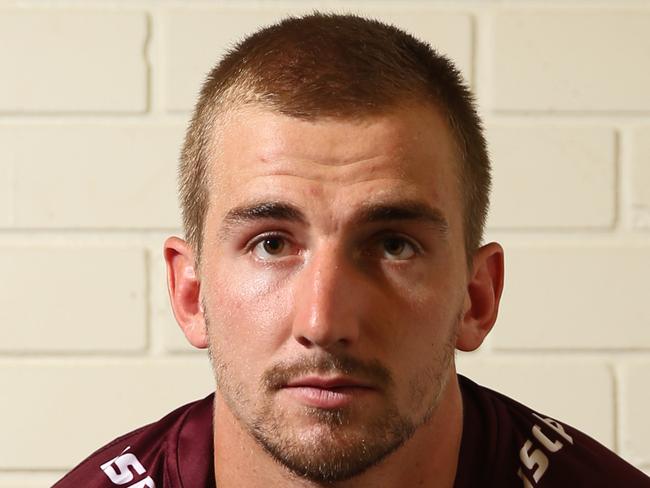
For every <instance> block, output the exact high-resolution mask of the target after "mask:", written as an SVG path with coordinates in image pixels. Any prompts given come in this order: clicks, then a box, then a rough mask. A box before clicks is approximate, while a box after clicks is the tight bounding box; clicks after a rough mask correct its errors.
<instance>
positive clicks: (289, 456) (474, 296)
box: [165, 15, 502, 481]
mask: <svg viewBox="0 0 650 488" xmlns="http://www.w3.org/2000/svg"><path fill="white" fill-rule="evenodd" d="M265 67H266V68H265ZM469 122H471V124H470V125H471V128H470V129H466V130H465V129H461V128H460V126H461V125H462V124H465V123H469ZM183 158H184V159H183V163H182V165H183V169H182V178H183V180H182V193H183V200H184V216H185V220H186V225H187V230H188V241H189V243H186V242H184V241H182V240H180V239H176V238H171V239H169V240H168V241H167V244H166V251H165V256H166V259H167V262H168V270H169V272H168V276H169V288H170V294H171V297H172V303H173V306H174V313H175V315H176V318H177V320H178V322H179V324H180V325H181V327H182V328H183V330H184V332H185V334H186V336H187V338H188V340H189V341H190V342H191V343H192V344H193V345H195V346H197V347H209V350H210V352H211V356H212V360H213V365H214V369H215V376H216V379H217V396H216V405H217V407H216V421H217V426H216V427H215V429H216V433H217V434H216V435H218V434H219V432H225V431H227V428H224V425H223V424H222V425H221V426H219V425H218V423H219V422H227V420H224V419H228V418H231V419H232V423H233V424H237V425H238V426H239V427H240V428H241V430H242V431H243V432H245V433H246V435H247V436H248V437H250V438H251V439H255V442H256V445H259V446H262V447H263V449H264V450H265V452H267V453H268V454H270V455H271V456H272V457H273V458H275V459H276V460H277V461H279V462H280V463H281V465H283V466H284V467H286V468H288V469H289V470H291V471H292V472H293V473H295V474H298V475H301V476H304V477H306V478H308V479H312V480H320V481H335V480H343V479H348V478H350V477H353V476H356V475H358V474H360V473H362V472H364V471H365V470H367V469H368V468H369V467H371V466H373V465H375V464H377V463H380V462H381V461H382V460H383V459H385V458H386V457H387V456H388V455H389V454H390V453H391V452H394V451H395V450H396V449H398V448H399V447H400V446H402V445H404V444H405V443H407V442H409V441H412V439H413V438H414V437H417V435H418V434H417V433H418V432H423V431H425V430H427V429H429V432H432V431H433V430H431V429H432V428H431V425H432V422H433V420H432V418H433V417H434V416H435V415H436V412H438V411H441V410H442V411H445V409H447V408H449V403H450V401H451V397H452V394H453V392H452V389H451V388H448V387H447V386H448V385H449V384H450V383H451V384H453V383H454V381H455V380H454V378H455V376H454V375H455V368H454V358H453V351H454V348H455V347H456V348H460V349H464V350H472V349H475V348H476V347H478V346H479V345H480V343H481V342H482V340H483V338H484V337H485V335H486V334H487V333H488V332H489V330H490V328H491V326H492V324H493V323H494V319H495V317H496V308H497V304H498V300H499V296H500V292H501V277H502V254H501V250H500V247H498V245H488V246H484V247H482V248H480V249H476V250H474V248H476V247H478V243H479V242H480V233H481V229H482V225H483V219H484V213H485V206H486V205H487V185H488V180H489V176H488V165H487V164H488V162H487V157H486V155H485V148H484V141H483V138H482V136H481V132H480V126H479V123H478V119H477V118H476V115H475V114H474V111H473V108H472V105H471V103H470V99H469V95H468V93H467V91H466V89H465V88H464V87H463V85H462V84H461V83H460V80H459V75H458V73H457V72H456V71H455V70H454V69H453V68H452V66H451V64H450V63H449V62H448V61H446V60H445V59H444V58H441V57H439V56H437V55H436V54H435V53H433V52H432V51H430V50H429V48H427V47H426V46H424V45H423V44H421V43H419V42H418V41H415V40H414V39H412V38H411V37H409V36H407V35H406V34H403V33H401V32H399V31H397V30H396V29H394V28H391V27H386V26H383V25H381V24H378V23H375V22H373V21H368V20H363V19H359V18H356V17H336V16H331V17H327V16H319V15H315V16H310V17H307V18H305V19H290V20H288V21H285V22H283V23H281V24H279V25H278V26H275V27H271V28H269V29H267V30H263V31H261V32H260V33H258V34H255V35H253V36H252V37H251V38H249V39H247V40H245V41H244V42H243V43H242V44H240V45H239V46H238V47H237V48H236V49H235V51H234V52H233V53H231V54H230V55H229V56H227V57H226V58H225V60H224V61H223V62H222V63H221V64H220V65H219V66H218V67H217V68H216V69H215V70H214V71H213V72H212V74H211V75H210V77H209V79H208V81H207V83H206V84H205V86H204V88H203V92H202V98H201V101H200V102H199V105H198V107H197V111H196V113H195V117H194V119H193V122H192V126H191V127H190V129H189V131H188V139H187V143H186V146H185V151H184V155H183ZM474 166H476V167H475V168H474ZM469 167H472V168H473V169H472V170H471V172H468V171H467V168H469ZM193 178H194V179H196V178H198V180H197V181H192V179H193ZM481 186H482V187H483V189H482V190H481V191H479V190H478V188H479V187H481ZM481 195H482V196H481ZM481 199H483V200H481ZM480 201H482V202H483V203H482V204H476V202H480ZM477 205H478V206H477ZM468 216H473V217H468ZM472 219H474V220H472ZM476 219H477V220H476ZM468 221H471V222H472V223H471V224H468ZM193 226H194V227H193ZM473 226H474V227H476V228H474V227H473ZM472 229H473V230H472ZM470 236H471V237H470ZM199 248H200V252H201V264H200V267H199V268H198V269H197V268H196V264H197V261H198V259H197V254H196V253H197V252H198V250H199ZM468 249H472V251H471V253H470V254H471V265H470V266H468V263H467V260H468ZM452 380H454V381H452ZM443 420H444V419H443ZM438 421H440V420H438ZM442 423H443V424H444V421H443V422H442ZM220 427H221V429H220Z"/></svg>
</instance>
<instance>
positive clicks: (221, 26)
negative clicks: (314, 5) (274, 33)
mask: <svg viewBox="0 0 650 488" xmlns="http://www.w3.org/2000/svg"><path fill="white" fill-rule="evenodd" d="M289 11H290V10H288V9H283V8H277V9H267V8H264V9H259V8H258V9H254V10H251V9H235V8H221V9H216V8H215V9H183V8H177V9H170V10H168V11H167V12H166V16H165V26H164V34H163V35H164V45H165V60H166V61H165V66H166V69H165V75H164V79H165V83H164V87H165V88H164V89H165V95H164V99H165V102H164V103H165V108H167V109H169V110H173V111H179V110H180V111H182V110H191V109H192V107H193V106H194V103H195V101H196V98H197V96H198V93H199V89H200V87H201V84H202V83H203V80H204V79H205V76H206V75H207V73H208V72H209V71H210V70H211V69H212V67H213V66H214V65H215V64H216V62H217V61H218V60H219V59H220V58H221V57H222V56H223V55H224V54H225V52H226V51H227V50H228V49H229V48H230V47H232V46H233V45H234V44H235V43H236V42H238V41H239V40H241V39H242V38H243V37H245V35H246V34H250V33H252V32H254V31H255V30H257V29H258V28H260V27H262V26H264V25H269V24H272V23H274V22H277V21H278V20H280V19H281V18H282V17H284V16H286V15H287V14H288V13H289ZM291 11H295V9H294V10H291Z"/></svg>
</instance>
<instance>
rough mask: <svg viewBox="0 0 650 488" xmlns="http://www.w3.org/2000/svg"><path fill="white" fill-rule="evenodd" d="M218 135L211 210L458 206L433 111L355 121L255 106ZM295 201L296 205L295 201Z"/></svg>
mask: <svg viewBox="0 0 650 488" xmlns="http://www.w3.org/2000/svg"><path fill="white" fill-rule="evenodd" d="M219 125H220V126H219V128H218V130H217V132H216V134H215V145H214V147H215V157H214V159H213V164H212V167H211V172H212V178H211V179H212V182H213V184H212V185H211V186H212V191H211V198H210V200H211V204H210V206H211V207H213V210H216V211H217V213H223V212H226V211H227V210H228V208H227V207H230V206H236V205H241V204H244V203H246V200H251V199H257V200H259V199H263V198H277V197H284V198H297V197H299V196H300V197H304V196H305V195H306V194H307V195H310V194H311V196H312V197H314V198H318V197H326V200H324V201H325V202H330V203H331V204H332V205H334V203H335V202H337V201H338V200H337V199H344V200H346V204H353V203H354V202H353V200H354V198H352V197H353V196H355V195H356V196H358V197H363V198H366V199H367V198H368V197H369V196H372V197H373V198H378V199H381V198H384V197H385V198H396V197H403V198H409V199H412V200H413V199H422V198H424V199H425V200H429V203H436V204H437V203H438V202H441V201H445V202H446V204H449V205H452V204H456V203H457V202H458V189H457V186H458V185H457V181H458V179H457V177H456V173H457V167H458V164H457V162H456V159H457V158H456V150H455V144H454V141H453V138H452V136H451V133H450V131H449V129H448V127H447V124H446V122H445V120H444V118H443V117H442V116H441V114H440V113H439V111H438V110H436V109H435V108H434V107H431V106H430V105H426V106H419V107H414V106H404V107H398V108H395V109H393V110H390V111H386V112H385V113H381V114H377V115H369V116H364V117H359V118H343V119H341V118H316V119H314V120H303V119H298V118H294V117H290V116H286V115H282V114H278V113H276V112H272V111H269V110H265V109H263V108H260V107H258V106H253V107H244V108H240V109H238V110H235V111H233V112H232V113H230V114H229V115H228V116H227V117H224V119H223V120H222V121H221V123H220V124H219ZM298 203H299V202H298Z"/></svg>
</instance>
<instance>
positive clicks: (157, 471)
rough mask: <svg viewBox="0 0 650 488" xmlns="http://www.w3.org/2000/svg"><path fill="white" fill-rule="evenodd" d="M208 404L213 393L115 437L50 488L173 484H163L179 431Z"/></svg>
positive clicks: (167, 473)
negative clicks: (194, 414) (196, 412)
mask: <svg viewBox="0 0 650 488" xmlns="http://www.w3.org/2000/svg"><path fill="white" fill-rule="evenodd" d="M211 405H212V396H209V397H207V398H205V399H203V400H199V401H196V402H192V403H189V404H187V405H183V406H182V407H179V408H177V409H176V410H174V411H173V412H171V413H169V414H168V415H166V416H165V417H163V418H162V419H160V420H158V421H157V422H154V423H152V424H149V425H145V426H144V427H140V428H139V429H136V430H134V431H132V432H129V433H128V434H125V435H123V436H120V437H118V438H117V439H115V440H113V441H111V442H110V443H108V444H106V445H105V446H103V447H101V448H100V449H98V450H97V451H95V452H94V453H92V454H91V455H90V456H88V457H87V458H86V459H85V460H83V461H82V462H81V463H80V464H79V465H78V466H77V467H75V468H74V469H73V470H72V471H70V472H69V473H68V474H66V475H65V476H64V477H63V478H62V479H61V480H60V481H58V482H57V483H56V484H55V485H54V486H53V488H68V487H70V488H72V487H75V488H78V487H80V486H86V487H92V488H109V487H110V488H114V487H116V486H124V487H127V488H145V487H155V486H158V487H160V486H175V484H173V483H166V484H165V485H163V483H164V480H166V478H169V477H170V475H172V474H173V473H170V470H169V461H172V462H175V458H176V451H177V444H178V442H179V435H180V432H181V431H182V430H183V426H184V424H185V423H186V421H187V419H188V417H190V416H192V414H193V413H195V411H197V410H199V409H200V410H204V411H205V410H206V406H209V407H210V408H211ZM203 416H204V417H205V415H203ZM210 430H211V429H210Z"/></svg>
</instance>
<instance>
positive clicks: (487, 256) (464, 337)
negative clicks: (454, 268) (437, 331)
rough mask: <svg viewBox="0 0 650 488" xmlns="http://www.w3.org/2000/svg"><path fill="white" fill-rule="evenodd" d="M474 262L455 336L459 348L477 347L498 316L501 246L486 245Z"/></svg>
mask: <svg viewBox="0 0 650 488" xmlns="http://www.w3.org/2000/svg"><path fill="white" fill-rule="evenodd" d="M473 265H474V266H473V270H472V275H471V276H470V281H469V283H468V284H467V290H466V295H465V308H464V310H463V315H462V317H461V321H460V329H459V331H458V337H457V339H456V347H457V348H458V349H459V350H461V351H474V350H475V349H478V347H479V346H480V345H481V344H482V343H483V340H484V339H485V337H486V336H487V335H488V333H489V332H490V330H491V329H492V326H493V325H494V322H495V321H496V319H497V314H498V311H499V301H500V300H501V292H502V291H503V278H504V261H503V248H502V247H501V246H500V245H499V244H497V243H496V242H492V243H490V244H486V245H485V246H483V247H481V248H480V249H479V250H478V251H477V252H476V254H475V255H474V262H473Z"/></svg>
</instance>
